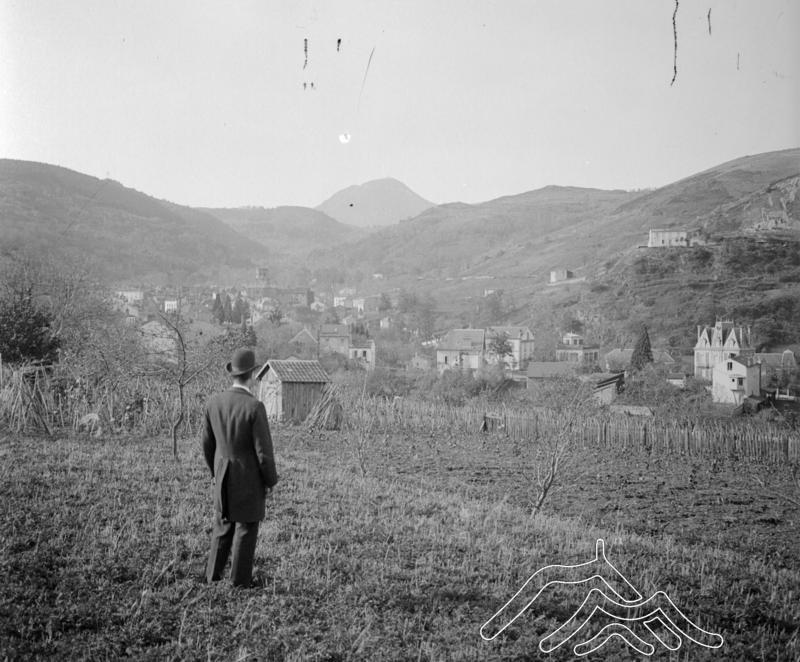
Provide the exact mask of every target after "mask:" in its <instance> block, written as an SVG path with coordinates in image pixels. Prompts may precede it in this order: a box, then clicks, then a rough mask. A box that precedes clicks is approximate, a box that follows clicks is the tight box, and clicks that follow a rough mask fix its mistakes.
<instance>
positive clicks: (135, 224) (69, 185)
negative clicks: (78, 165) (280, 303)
mask: <svg viewBox="0 0 800 662" xmlns="http://www.w3.org/2000/svg"><path fill="white" fill-rule="evenodd" d="M0 234H1V235H2V237H3V245H4V246H15V245H19V246H24V247H26V248H29V249H32V250H36V249H37V248H42V249H47V250H48V252H56V253H58V252H65V253H71V254H73V255H82V256H84V257H85V258H86V259H87V260H90V261H93V262H94V263H95V264H96V265H97V267H98V268H99V270H100V271H101V275H102V276H104V277H105V278H106V279H107V280H108V281H114V282H116V281H122V280H125V279H138V280H153V281H169V280H186V279H191V280H202V279H204V278H208V277H214V275H215V273H216V272H217V270H218V269H220V268H225V267H248V266H249V265H250V264H251V263H252V259H253V258H257V257H259V255H260V254H261V253H262V252H263V250H264V249H263V247H259V246H257V245H256V244H254V243H253V241H251V240H248V239H245V238H244V237H242V236H241V235H239V234H237V233H236V232H235V231H234V230H232V229H231V228H229V227H228V226H226V225H225V224H224V223H222V222H221V221H219V220H218V219H216V218H214V217H213V216H211V215H210V214H207V213H205V212H202V211H198V210H195V209H192V208H190V207H182V206H180V205H175V204H172V203H169V202H165V201H161V200H157V199H155V198H152V197H150V196H148V195H145V194H143V193H139V192H138V191H135V190H133V189H130V188H126V187H125V186H123V185H122V184H120V183H118V182H115V181H113V180H110V179H104V180H101V179H98V178H96V177H91V176H89V175H84V174H81V173H78V172H75V171H73V170H68V169H67V168H62V167H59V166H53V165H47V164H43V163H34V162H29V161H14V160H9V159H2V160H0Z"/></svg>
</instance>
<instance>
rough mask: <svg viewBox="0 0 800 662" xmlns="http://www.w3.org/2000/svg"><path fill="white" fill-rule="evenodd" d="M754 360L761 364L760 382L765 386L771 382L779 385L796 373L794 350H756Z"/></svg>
mask: <svg viewBox="0 0 800 662" xmlns="http://www.w3.org/2000/svg"><path fill="white" fill-rule="evenodd" d="M755 358H756V361H757V362H758V364H759V365H760V366H761V384H762V386H764V387H766V386H768V385H770V384H771V383H772V382H774V383H776V384H777V385H781V384H782V383H783V382H787V381H788V380H790V379H792V378H793V377H794V376H795V375H796V374H797V359H796V358H795V356H794V352H793V351H792V350H790V349H786V350H784V351H783V352H757V353H756V354H755Z"/></svg>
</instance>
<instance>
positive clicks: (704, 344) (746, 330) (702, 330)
mask: <svg viewBox="0 0 800 662" xmlns="http://www.w3.org/2000/svg"><path fill="white" fill-rule="evenodd" d="M754 354H755V350H754V349H753V346H752V342H751V338H750V327H743V326H736V325H735V324H734V323H733V321H731V320H717V322H716V324H714V326H698V327H697V343H696V344H695V346H694V376H695V378H697V379H702V380H704V381H707V382H710V381H712V377H713V370H714V366H715V365H717V364H718V363H722V362H723V361H727V360H728V359H732V358H733V357H734V356H740V355H742V356H753V355H754Z"/></svg>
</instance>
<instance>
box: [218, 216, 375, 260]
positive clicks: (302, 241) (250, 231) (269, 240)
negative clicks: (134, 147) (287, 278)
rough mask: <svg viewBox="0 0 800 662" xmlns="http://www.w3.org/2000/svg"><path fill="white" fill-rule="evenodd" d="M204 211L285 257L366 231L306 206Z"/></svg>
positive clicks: (328, 244) (335, 242)
mask: <svg viewBox="0 0 800 662" xmlns="http://www.w3.org/2000/svg"><path fill="white" fill-rule="evenodd" d="M204 211H207V212H208V213H209V214H211V215H212V216H214V217H216V218H218V219H219V220H221V221H223V222H224V223H225V224H227V225H229V226H230V227H231V228H233V229H234V230H236V231H237V232H238V233H239V234H241V235H242V236H244V237H247V238H248V239H251V240H253V241H255V242H258V243H260V244H262V245H264V246H267V247H268V248H269V250H270V251H271V252H272V253H273V254H274V255H280V256H282V257H284V258H285V257H288V256H300V255H302V256H305V255H306V254H307V253H308V252H309V251H310V250H314V249H318V248H325V247H330V246H336V245H337V244H341V243H344V242H348V241H355V240H357V239H359V238H361V237H363V236H364V235H365V234H366V231H365V230H362V229H360V228H356V227H354V226H352V225H345V224H344V223H340V222H339V221H336V220H334V219H332V218H331V217H330V216H328V215H326V214H324V213H322V212H321V211H317V210H316V209H309V208H308V207H288V206H286V207H275V208H273V209H265V208H263V207H240V208H237V209H207V210H204Z"/></svg>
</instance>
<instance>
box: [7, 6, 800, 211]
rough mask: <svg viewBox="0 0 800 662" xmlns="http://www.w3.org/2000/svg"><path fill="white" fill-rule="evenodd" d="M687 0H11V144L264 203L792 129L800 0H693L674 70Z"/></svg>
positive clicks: (486, 178) (753, 146)
mask: <svg viewBox="0 0 800 662" xmlns="http://www.w3.org/2000/svg"><path fill="white" fill-rule="evenodd" d="M674 10H675V1H674V0H646V1H644V0H495V1H492V0H401V1H389V0H369V1H363V2H357V1H355V0H324V1H316V2H315V1H310V0H291V1H290V0H284V1H281V2H277V1H271V0H257V1H253V2H247V1H243V0H240V1H226V2H210V1H202V0H135V1H134V0H91V1H90V0H70V1H69V2H61V1H57V0H0V158H13V159H24V160H31V161H41V162H45V163H51V164H56V165H61V166H64V167H67V168H70V169H73V170H77V171H79V172H83V173H86V174H90V175H94V176H97V177H101V178H104V177H109V178H112V179H115V180H117V181H119V182H121V183H122V184H124V185H126V186H130V187H132V188H135V189H137V190H139V191H142V192H144V193H147V194H149V195H153V196H155V197H158V198H164V199H168V200H171V201H173V202H177V203H181V204H187V205H193V206H215V207H223V206H225V207H235V206H245V205H257V206H265V207H274V206H278V205H304V206H316V205H318V204H320V203H321V202H323V201H324V200H325V199H326V198H328V197H329V196H331V195H333V194H334V193H335V192H336V191H338V190H340V189H342V188H345V187H347V186H350V185H353V184H360V183H364V182H366V181H369V180H372V179H377V178H381V177H394V178H397V179H399V180H401V181H402V182H404V183H405V184H407V185H408V186H409V187H410V188H411V189H413V190H414V191H416V192H417V193H418V194H420V195H422V196H423V197H424V198H426V199H428V200H430V201H432V202H434V203H444V202H452V201H462V202H480V201H485V200H489V199H492V198H496V197H499V196H502V195H510V194H515V193H522V192H524V191H529V190H533V189H536V188H540V187H542V186H546V185H550V184H557V185H569V186H586V187H596V188H606V189H610V188H623V189H639V188H648V187H656V186H662V185H664V184H668V183H670V182H673V181H676V180H678V179H681V178H683V177H686V176H689V175H691V174H694V173H696V172H699V171H701V170H704V169H706V168H709V167H712V166H715V165H717V164H719V163H722V162H725V161H728V160H731V159H735V158H738V157H740V156H744V155H747V154H756V153H760V152H765V151H771V150H778V149H786V148H789V147H796V146H798V145H800V120H798V118H800V78H799V75H800V71H799V70H800V40H799V39H797V35H798V33H800V31H799V30H798V28H800V2H798V0H703V1H702V2H701V1H699V0H680V3H679V6H678V11H677V15H676V27H677V46H678V47H677V76H676V78H675V81H674V83H672V79H673V75H674V70H673V56H674V34H673V12H674ZM709 12H710V17H709ZM709 24H710V27H709ZM306 40H307V42H306ZM339 40H341V41H339ZM306 43H307V45H308V47H307V52H306V49H305V44H306ZM312 84H313V89H312Z"/></svg>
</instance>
